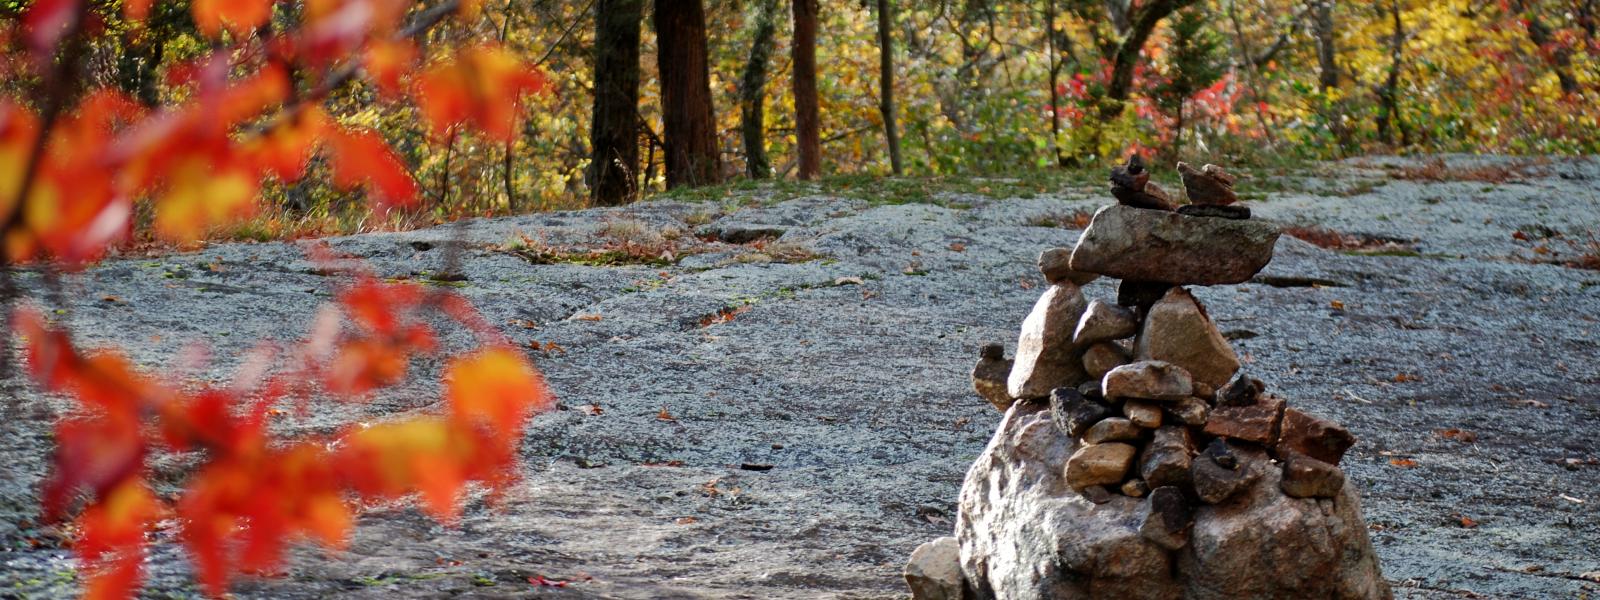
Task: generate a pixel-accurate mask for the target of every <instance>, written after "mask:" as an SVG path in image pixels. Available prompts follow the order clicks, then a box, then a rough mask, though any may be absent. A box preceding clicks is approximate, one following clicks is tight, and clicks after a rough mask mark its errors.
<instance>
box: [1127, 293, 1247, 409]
mask: <svg viewBox="0 0 1600 600" xmlns="http://www.w3.org/2000/svg"><path fill="white" fill-rule="evenodd" d="M1134 357H1135V358H1137V359H1139V360H1159V361H1166V362H1169V363H1172V364H1174V365H1177V366H1179V367H1182V368H1183V370H1185V371H1188V372H1189V375H1190V376H1192V377H1193V378H1194V380H1195V381H1201V382H1205V383H1206V384H1207V385H1210V386H1212V387H1221V386H1223V385H1225V384H1227V383H1228V380H1229V379H1230V378H1232V377H1233V374H1234V373H1235V372H1237V371H1238V370H1239V357H1238V355H1236V354H1234V353H1233V347H1231V346H1229V345H1228V340H1227V339H1225V338H1223V337H1222V333H1221V332H1219V331H1217V326H1216V325H1215V324H1214V323H1212V322H1211V317H1210V316H1207V315H1206V312H1205V309H1204V308H1202V307H1201V306H1200V302H1199V301H1197V300H1195V298H1194V296H1193V295H1191V294H1189V291H1188V290H1185V289H1183V288H1172V289H1171V290H1168V291H1167V294H1166V295H1165V296H1162V297H1161V300H1160V301H1158V302H1156V303H1155V304H1154V305H1152V306H1151V307H1150V312H1149V314H1147V315H1146V316H1145V319H1144V329H1143V330H1141V331H1140V332H1139V338H1138V340H1137V341H1136V342H1135V343H1134ZM1185 395H1187V394H1185Z"/></svg>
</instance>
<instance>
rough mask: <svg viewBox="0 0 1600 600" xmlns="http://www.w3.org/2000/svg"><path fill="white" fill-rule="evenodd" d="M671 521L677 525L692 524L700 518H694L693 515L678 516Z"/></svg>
mask: <svg viewBox="0 0 1600 600" xmlns="http://www.w3.org/2000/svg"><path fill="white" fill-rule="evenodd" d="M672 522H673V523H677V524H679V525H693V524H695V523H698V522H700V519H696V518H694V517H678V518H676V519H673V520H672Z"/></svg>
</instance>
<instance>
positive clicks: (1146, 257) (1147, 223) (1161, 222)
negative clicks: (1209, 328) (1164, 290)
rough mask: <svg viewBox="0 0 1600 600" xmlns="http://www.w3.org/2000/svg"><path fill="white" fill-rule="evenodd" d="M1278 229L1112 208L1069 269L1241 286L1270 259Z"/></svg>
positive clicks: (1098, 219)
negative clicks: (1239, 284)
mask: <svg viewBox="0 0 1600 600" xmlns="http://www.w3.org/2000/svg"><path fill="white" fill-rule="evenodd" d="M1279 233H1280V231H1279V229H1278V227H1277V226H1275V225H1272V224H1270V223H1265V222H1262V221H1258V220H1234V219H1213V218H1206V217H1190V216H1185V215H1181V214H1178V213H1175V212H1168V211H1164V210H1149V209H1143V208H1134V207H1131V206H1124V205H1120V204H1117V205H1111V206H1107V207H1105V208H1102V209H1100V211H1099V212H1096V213H1095V215H1094V220H1093V221H1091V222H1090V223H1089V228H1088V229H1085V230H1084V232H1083V235H1082V236H1081V237H1079V238H1078V245H1077V247H1076V248H1074V249H1073V251H1072V260H1071V262H1070V266H1071V268H1072V269H1073V270H1077V271H1086V272H1090V273H1098V274H1100V275H1105V276H1108V277H1116V278H1118V279H1124V280H1133V281H1160V282H1167V283H1172V284H1177V285H1222V284H1232V283H1243V282H1245V281H1249V279H1250V278H1251V277H1252V276H1254V275H1255V274H1256V273H1258V272H1260V271H1261V269H1262V268H1263V267H1266V266H1267V263H1268V262H1270V261H1271V260H1272V250H1273V246H1274V245H1275V244H1276V243H1277V241H1278V235H1279Z"/></svg>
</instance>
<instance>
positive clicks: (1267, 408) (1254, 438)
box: [1205, 396, 1284, 446]
mask: <svg viewBox="0 0 1600 600" xmlns="http://www.w3.org/2000/svg"><path fill="white" fill-rule="evenodd" d="M1283 407H1284V402H1283V399H1282V398H1277V397H1274V396H1262V397H1261V398H1260V399H1258V400H1257V401H1256V403H1255V404H1252V405H1250V406H1218V407H1216V408H1214V409H1212V410H1211V416H1209V417H1207V418H1206V427H1205V432H1206V435H1210V436H1218V437H1227V438H1232V439H1236V440H1243V441H1247V442H1255V443H1257V444H1265V445H1269V446H1270V445H1272V444H1273V443H1274V442H1276V441H1278V428H1279V426H1280V425H1281V423H1282V422H1283Z"/></svg>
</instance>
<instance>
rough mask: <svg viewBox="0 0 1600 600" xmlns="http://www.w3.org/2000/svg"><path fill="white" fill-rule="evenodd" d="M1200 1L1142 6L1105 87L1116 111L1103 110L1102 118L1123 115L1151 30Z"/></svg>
mask: <svg viewBox="0 0 1600 600" xmlns="http://www.w3.org/2000/svg"><path fill="white" fill-rule="evenodd" d="M1197 1H1198V0H1151V2H1149V4H1148V5H1146V6H1145V7H1143V8H1141V9H1139V12H1138V14H1137V16H1136V17H1135V18H1134V19H1133V24H1132V26H1130V27H1129V30H1128V35H1127V37H1124V38H1122V43H1121V44H1118V45H1117V53H1116V55H1115V56H1114V57H1113V58H1112V61H1111V82H1110V84H1109V85H1107V86H1106V97H1107V98H1109V99H1111V100H1114V101H1116V102H1115V104H1116V105H1117V106H1116V113H1115V114H1109V115H1108V114H1106V110H1102V111H1101V117H1102V118H1112V117H1116V116H1117V115H1119V114H1121V104H1122V102H1124V101H1126V100H1127V99H1128V94H1129V93H1130V92H1131V91H1132V89H1131V88H1132V87H1133V67H1134V65H1135V64H1137V63H1138V62H1139V55H1140V54H1141V53H1142V52H1144V43H1145V42H1146V41H1148V40H1149V39H1150V33H1151V32H1152V31H1155V29H1156V25H1157V24H1160V23H1161V20H1162V19H1165V18H1167V16H1168V15H1171V14H1172V13H1173V12H1176V11H1177V10H1178V9H1180V8H1183V7H1185V6H1189V5H1190V4H1194V3H1195V2H1197Z"/></svg>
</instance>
